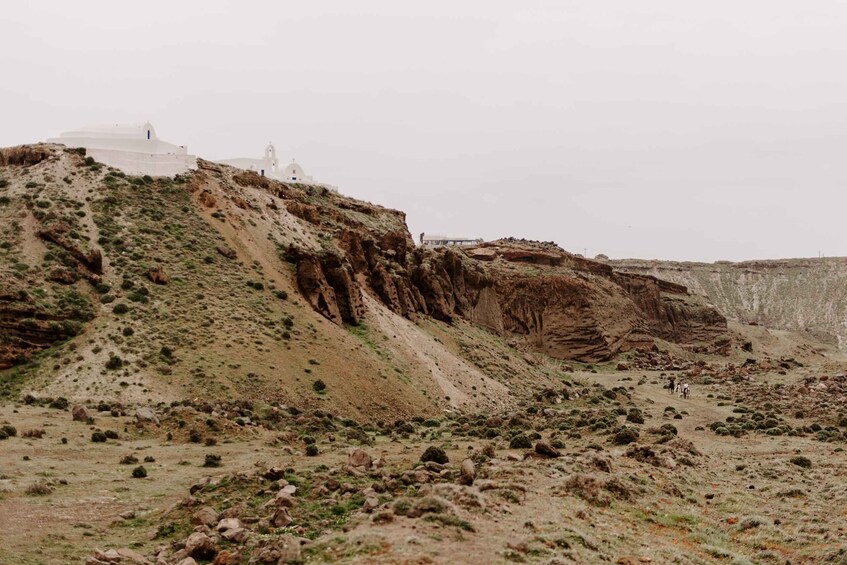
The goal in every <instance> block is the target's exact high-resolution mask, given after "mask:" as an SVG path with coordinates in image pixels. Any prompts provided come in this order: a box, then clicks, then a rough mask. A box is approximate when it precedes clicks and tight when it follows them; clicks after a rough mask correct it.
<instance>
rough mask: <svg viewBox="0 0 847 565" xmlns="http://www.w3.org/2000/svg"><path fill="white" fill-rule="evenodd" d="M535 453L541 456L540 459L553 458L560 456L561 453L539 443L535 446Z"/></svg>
mask: <svg viewBox="0 0 847 565" xmlns="http://www.w3.org/2000/svg"><path fill="white" fill-rule="evenodd" d="M535 453H537V454H538V455H541V456H542V457H552V458H555V457H561V456H562V453H561V452H560V451H559V450H558V449H556V448H555V447H552V446H550V445H548V444H546V443H544V442H541V441H539V442H538V443H536V444H535Z"/></svg>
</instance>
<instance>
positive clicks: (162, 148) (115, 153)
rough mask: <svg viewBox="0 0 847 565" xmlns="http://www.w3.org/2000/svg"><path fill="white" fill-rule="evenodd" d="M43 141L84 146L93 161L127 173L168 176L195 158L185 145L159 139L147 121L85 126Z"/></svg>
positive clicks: (193, 165)
mask: <svg viewBox="0 0 847 565" xmlns="http://www.w3.org/2000/svg"><path fill="white" fill-rule="evenodd" d="M47 141H48V143H61V144H62V145H65V146H67V147H84V148H85V154H86V155H88V156H89V157H92V158H93V159H94V160H95V161H98V162H100V163H103V164H105V165H108V166H110V167H115V168H117V169H120V170H122V171H123V172H125V173H127V174H130V175H150V176H167V177H172V176H174V175H177V174H181V173H185V172H187V171H188V170H189V169H196V168H197V157H196V156H194V155H189V154H188V148H187V147H186V146H185V145H174V144H173V143H168V142H166V141H162V140H161V139H159V137H158V136H157V135H156V130H155V129H154V128H153V125H152V124H151V123H150V122H144V123H138V124H106V125H98V126H87V127H84V128H80V129H78V130H73V131H66V132H63V133H62V134H60V135H59V137H53V138H50V139H48V140H47Z"/></svg>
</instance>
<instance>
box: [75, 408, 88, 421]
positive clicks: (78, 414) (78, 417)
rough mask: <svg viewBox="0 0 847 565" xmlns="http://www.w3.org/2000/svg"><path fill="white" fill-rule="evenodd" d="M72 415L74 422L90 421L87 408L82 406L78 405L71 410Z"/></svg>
mask: <svg viewBox="0 0 847 565" xmlns="http://www.w3.org/2000/svg"><path fill="white" fill-rule="evenodd" d="M71 414H72V415H73V418H74V422H87V421H88V411H87V410H86V409H85V406H80V405H78V404H77V405H76V406H74V407H73V408H72V409H71Z"/></svg>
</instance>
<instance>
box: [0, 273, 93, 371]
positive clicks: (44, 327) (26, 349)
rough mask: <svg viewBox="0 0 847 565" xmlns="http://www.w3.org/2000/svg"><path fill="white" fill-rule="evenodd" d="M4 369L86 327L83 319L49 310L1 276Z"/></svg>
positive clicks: (0, 339)
mask: <svg viewBox="0 0 847 565" xmlns="http://www.w3.org/2000/svg"><path fill="white" fill-rule="evenodd" d="M4 282H5V283H8V284H9V286H7V287H6V289H3V290H0V370H3V369H8V368H10V367H13V366H15V365H17V364H19V363H22V362H24V361H26V360H27V359H29V358H30V357H31V356H32V354H33V353H36V352H38V351H41V350H43V349H47V348H48V347H51V346H52V345H53V344H55V343H57V342H60V341H64V340H66V339H68V338H70V337H73V336H75V335H77V334H79V333H80V332H81V331H82V325H81V323H80V322H81V321H83V320H81V319H78V317H73V316H68V315H63V314H62V313H60V312H48V311H46V310H44V309H42V308H41V307H39V306H38V305H36V304H35V302H34V301H33V300H32V298H30V297H29V295H28V294H27V293H26V292H24V291H23V290H22V289H21V290H14V289H13V288H11V283H10V281H4V280H3V279H0V287H2V285H3V284H4Z"/></svg>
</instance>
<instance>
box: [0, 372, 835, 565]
mask: <svg viewBox="0 0 847 565" xmlns="http://www.w3.org/2000/svg"><path fill="white" fill-rule="evenodd" d="M594 370H595V371H596V370H597V369H596V368H595V369H594ZM783 372H785V374H780V373H779V372H775V373H762V374H757V375H755V376H754V377H751V378H750V379H749V380H747V381H742V382H739V383H732V384H728V383H717V382H716V383H713V384H697V383H695V384H692V389H693V394H692V396H691V397H690V398H689V399H682V398H678V397H677V396H675V395H670V394H668V392H667V391H666V390H664V389H663V388H662V386H661V385H662V384H663V382H664V377H663V376H662V375H663V373H661V372H659V371H654V372H649V373H645V372H638V371H614V372H591V371H580V372H575V373H573V374H569V375H567V376H566V377H563V379H562V386H561V387H560V388H558V389H547V390H539V391H538V394H537V396H536V400H534V401H532V402H527V403H525V404H524V405H522V406H521V407H520V408H519V409H516V410H511V411H508V412H503V413H499V414H498V413H487V414H483V415H479V416H476V415H470V414H469V415H465V416H459V415H457V414H452V415H448V416H446V417H443V418H438V419H430V420H423V419H419V420H417V421H408V422H403V421H400V422H389V423H379V424H374V425H367V424H358V423H356V422H352V421H343V420H339V419H338V418H334V417H332V416H331V415H328V414H326V413H321V412H318V413H317V414H315V413H307V412H304V413H298V411H297V410H291V409H290V408H289V409H286V410H282V411H281V412H280V416H279V418H278V419H277V423H276V425H274V426H265V425H263V426H256V425H253V423H252V422H250V421H249V420H247V421H245V419H244V418H243V417H239V416H238V412H237V410H232V409H230V410H228V411H227V410H224V409H221V410H220V411H217V410H214V411H213V410H209V407H203V406H200V407H199V409H196V407H195V406H176V407H166V408H160V409H159V410H158V411H157V412H158V414H157V417H158V418H159V419H160V423H159V424H158V425H156V424H154V423H149V422H148V423H146V424H144V425H143V426H141V427H139V426H138V425H136V420H137V418H136V417H135V416H134V413H133V412H132V411H131V410H130V411H129V413H128V414H127V415H125V416H122V415H120V412H119V411H117V410H116V412H115V413H116V414H118V415H117V416H113V415H112V414H111V413H110V412H106V411H102V412H98V411H97V410H96V407H89V408H88V416H90V417H92V418H93V420H92V421H74V420H73V418H72V414H71V412H70V408H71V407H68V408H66V409H57V408H50V407H49V406H37V405H25V404H19V405H13V404H7V405H5V406H3V407H2V408H0V421H4V422H8V423H9V424H11V425H12V426H14V427H15V428H16V430H15V431H16V434H15V435H14V436H12V437H9V438H7V439H5V440H2V442H0V450H2V458H1V459H0V477H2V478H1V479H0V489H2V494H0V497H2V498H0V539H3V540H5V543H4V544H2V546H0V562H4V563H6V562H8V563H76V562H81V561H83V560H85V559H86V558H88V559H90V560H92V559H94V557H93V556H95V555H99V557H100V559H99V561H102V562H109V558H110V554H108V553H106V551H107V550H109V549H114V550H118V549H120V550H124V556H123V557H116V558H115V559H119V562H129V563H131V562H133V559H136V560H138V562H145V561H144V560H149V562H151V563H155V562H157V559H158V562H160V563H188V561H184V560H185V559H189V558H190V559H195V560H196V562H198V563H202V562H212V561H213V560H214V559H217V560H216V561H215V562H216V563H247V562H248V561H249V562H250V563H263V562H268V563H270V562H273V563H276V562H277V561H279V560H280V558H285V559H289V558H290V561H291V562H307V563H311V562H316V563H317V562H336V561H344V562H353V563H480V562H495V563H496V562H540V563H595V562H597V563H602V562H611V563H649V562H653V563H713V562H717V563H720V562H724V563H730V562H731V563H785V562H791V563H821V562H831V563H841V562H844V561H845V560H847V556H845V553H844V552H845V549H847V546H845V544H844V543H843V541H842V538H843V532H844V528H845V527H846V526H847V518H845V515H847V487H845V486H844V484H843V479H842V477H843V476H844V474H845V472H847V457H845V454H844V451H843V445H844V444H845V443H847V439H845V438H846V437H847V436H845V434H844V433H843V431H844V429H843V428H841V427H839V422H838V421H835V422H834V423H833V422H832V421H830V418H836V419H837V418H838V417H839V416H838V414H837V413H833V414H829V413H826V414H819V415H818V414H798V413H796V412H793V411H787V410H785V409H784V408H775V407H774V406H773V405H770V406H769V407H765V406H764V405H763V406H760V407H752V406H751V405H750V404H749V403H747V402H746V401H745V402H735V400H736V398H735V397H734V396H733V394H735V393H736V392H737V388H738V387H744V386H745V385H744V383H745V382H746V383H747V385H749V386H753V385H756V386H763V385H762V383H769V386H770V388H772V389H773V390H776V391H779V390H780V389H782V388H784V387H786V386H788V387H790V386H793V385H794V384H797V383H804V384H807V383H808V380H809V378H810V375H813V374H817V375H818V377H815V379H816V380H815V382H816V383H817V385H818V386H820V385H823V386H827V383H828V382H829V383H830V385H832V384H834V383H835V382H837V381H836V378H837V375H835V374H831V375H823V374H821V373H819V372H818V371H817V370H816V369H815V368H812V367H809V366H804V367H802V368H796V369H793V370H791V371H783ZM664 374H665V375H667V373H664ZM819 377H825V379H824V380H820V378H819ZM681 378H686V377H681ZM732 387H736V388H732ZM832 388H833V391H834V392H833V394H841V392H840V391H841V389H840V388H839V387H832ZM726 392H730V394H729V395H727V394H725V393H726ZM738 400H742V399H740V398H739V399H738ZM837 400H841V401H843V398H841V397H839V398H838V399H837ZM763 404H764V403H763ZM101 408H105V407H101ZM760 411H762V412H760ZM765 411H773V412H775V413H774V414H766V413H765ZM757 414H761V415H762V418H760V419H759V420H760V421H765V420H766V419H767V418H771V417H773V418H774V419H775V420H776V421H777V423H778V424H779V425H780V426H788V428H789V431H790V430H793V432H791V433H788V432H786V433H779V435H774V432H773V429H771V428H768V429H765V428H763V427H762V426H759V427H748V428H746V429H742V430H741V432H739V433H733V434H725V435H722V434H720V433H717V432H716V430H717V428H718V427H731V426H733V425H735V422H736V420H737V419H738V418H744V417H747V418H748V419H749V420H750V421H759V420H756V418H758V416H756V415H757ZM239 418H240V419H239ZM642 421H643V423H641V422H642ZM718 422H720V423H721V425H720V426H715V423H718ZM242 424H243V425H242ZM841 424H847V422H841ZM270 427H273V428H274V429H269V428H270ZM827 428H833V429H835V430H837V433H834V432H833V433H832V434H830V435H829V436H826V437H821V436H820V434H819V433H818V431H819V430H826V429H827ZM33 430H42V431H43V435H42V436H41V437H32V435H33ZM107 430H109V431H114V432H116V434H117V439H110V438H106V441H103V442H92V434H93V433H94V432H96V431H103V432H105V431H107ZM27 435H29V436H30V437H25V436H27ZM109 435H112V436H114V435H115V434H109ZM192 435H193V436H194V437H192ZM736 435H737V436H738V437H736ZM198 436H199V437H198ZM169 438H170V439H169ZM192 440H193V441H192ZM310 446H314V447H310ZM428 447H434V448H443V450H444V451H443V454H444V455H446V457H447V458H449V461H448V462H446V463H443V464H441V463H438V462H434V461H430V462H428V463H422V462H421V456H422V455H423V454H424V452H425V450H426V449H427V448H428ZM311 450H314V451H316V452H317V454H314V453H313V451H311ZM351 453H352V455H351ZM440 453H441V452H438V451H437V450H436V453H434V455H433V454H431V455H433V456H432V457H431V458H432V459H438V456H439V454H440ZM130 455H131V456H133V459H131V462H129V463H126V464H122V463H121V460H122V458H125V457H126V456H130ZM210 456H211V457H210ZM214 456H219V457H220V459H219V461H217V462H216V461H215V457H214ZM145 458H148V459H147V461H146V462H145ZM151 459H152V460H151ZM467 461H472V462H473V465H471V464H470V463H469V462H467ZM216 463H219V466H213V467H209V466H204V465H210V464H211V465H214V464H216ZM139 466H143V467H144V468H145V469H146V472H147V473H146V477H144V478H133V470H134V469H136V468H137V467H139ZM471 466H472V467H473V470H472V471H471V470H470V467H471ZM33 485H36V486H33ZM192 485H194V486H192ZM189 489H190V491H191V492H190V491H189ZM227 518H229V519H231V520H230V522H226V521H225V522H223V523H222V522H221V520H225V519H227ZM232 519H234V521H233V520H232ZM219 524H223V526H227V525H229V526H232V527H231V528H229V529H220V528H219ZM192 532H193V533H192ZM192 536H193V539H192ZM186 542H188V545H186ZM97 550H100V553H99V554H97V553H96V552H97ZM114 555H118V554H114ZM285 559H283V561H285ZM90 562H91V563H97V561H93V560H92V561H90ZM115 562H118V561H115Z"/></svg>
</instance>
